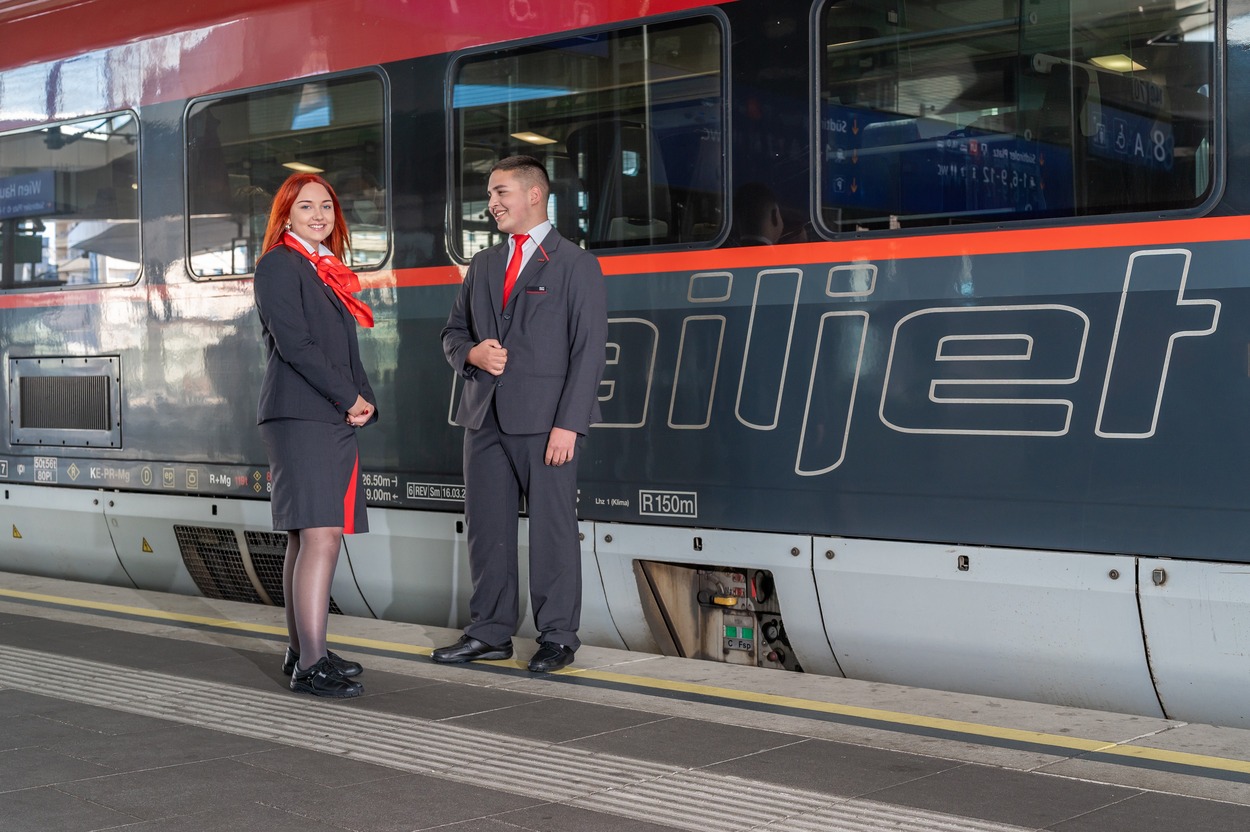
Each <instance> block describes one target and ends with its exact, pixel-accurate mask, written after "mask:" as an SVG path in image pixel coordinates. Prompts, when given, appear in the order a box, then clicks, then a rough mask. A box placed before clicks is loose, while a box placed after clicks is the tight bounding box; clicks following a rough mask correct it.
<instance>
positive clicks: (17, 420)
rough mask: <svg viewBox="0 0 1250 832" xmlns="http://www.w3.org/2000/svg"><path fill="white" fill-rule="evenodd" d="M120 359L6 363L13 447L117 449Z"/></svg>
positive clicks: (119, 428)
mask: <svg viewBox="0 0 1250 832" xmlns="http://www.w3.org/2000/svg"><path fill="white" fill-rule="evenodd" d="M120 399H121V359H120V358H119V357H117V356H107V355H106V356H87V357H77V358H51V357H40V358H10V359H9V429H10V432H11V434H10V437H11V441H12V444H14V445H57V446H70V447H82V448H96V447H104V448H119V447H121V439H122V437H121V406H120Z"/></svg>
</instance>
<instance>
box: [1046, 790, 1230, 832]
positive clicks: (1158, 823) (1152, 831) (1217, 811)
mask: <svg viewBox="0 0 1250 832" xmlns="http://www.w3.org/2000/svg"><path fill="white" fill-rule="evenodd" d="M1047 829H1052V830H1054V832H1191V830H1193V831H1194V832H1198V830H1201V832H1245V830H1247V829H1250V806H1242V805H1239V804H1236V803H1220V802H1217V801H1214V800H1199V799H1197V798H1193V797H1177V796H1175V795H1170V794H1159V793H1158V792H1146V793H1144V794H1139V795H1137V796H1135V797H1131V798H1129V799H1128V800H1125V801H1123V802H1121V803H1116V804H1115V805H1113V806H1108V807H1106V808H1104V809H1098V810H1096V811H1094V812H1090V813H1089V814H1087V815H1082V816H1081V817H1079V818H1073V819H1072V820H1069V821H1064V822H1063V823H1058V824H1055V825H1054V826H1050V827H1047Z"/></svg>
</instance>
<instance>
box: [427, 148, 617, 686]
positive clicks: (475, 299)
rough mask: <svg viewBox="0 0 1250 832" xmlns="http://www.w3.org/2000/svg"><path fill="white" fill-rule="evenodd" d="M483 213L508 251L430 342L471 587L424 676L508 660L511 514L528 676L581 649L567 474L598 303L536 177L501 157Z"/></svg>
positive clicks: (595, 270) (572, 488) (513, 620)
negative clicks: (453, 452)
mask: <svg viewBox="0 0 1250 832" xmlns="http://www.w3.org/2000/svg"><path fill="white" fill-rule="evenodd" d="M488 191H489V194H490V202H489V204H488V209H489V211H490V214H491V216H492V217H494V219H495V223H496V224H497V225H498V227H499V230H500V231H502V232H504V233H506V234H508V235H509V237H508V239H507V240H505V241H504V242H503V243H500V244H499V245H496V246H494V247H492V248H489V249H487V250H485V251H482V252H479V253H478V254H476V255H475V256H474V257H473V260H472V262H471V263H470V264H469V271H468V274H467V275H466V276H465V279H464V283H463V284H462V285H461V287H460V294H459V295H458V296H457V297H456V302H455V304H454V305H453V306H452V309H451V314H450V315H449V316H448V318H447V326H446V327H445V328H444V329H443V353H444V354H445V355H446V356H447V361H448V362H449V363H450V364H451V366H452V369H454V370H455V371H456V372H457V373H459V374H460V375H462V376H463V377H464V379H465V385H464V395H463V396H462V398H461V401H460V407H459V408H458V410H457V411H456V423H457V424H459V425H462V426H463V427H464V428H465V434H464V481H465V520H466V522H467V525H468V538H469V568H470V571H471V572H472V575H473V597H472V600H471V601H470V608H469V612H470V623H469V625H468V626H467V627H465V632H464V635H463V636H462V637H461V638H460V640H459V641H457V642H456V643H455V644H453V645H450V646H447V647H441V648H439V649H437V650H435V651H434V655H433V659H434V661H436V662H443V663H456V662H469V661H475V660H478V659H487V660H491V659H508V658H511V657H512V636H513V634H515V632H516V628H517V625H518V623H519V617H520V611H519V609H518V602H517V572H518V568H517V510H518V506H519V499H520V495H521V494H524V495H525V498H526V504H527V506H528V508H529V518H530V540H529V543H530V556H529V564H530V601H531V604H532V606H533V608H534V623H535V625H536V626H537V628H538V632H539V634H540V635H539V643H540V646H539V649H538V651H537V652H536V653H535V654H534V656H533V658H532V659H531V660H530V663H529V669H530V670H532V671H534V672H536V673H544V672H550V671H553V670H559V669H560V668H562V667H564V666H566V665H568V664H569V663H570V662H572V661H573V654H574V653H575V652H576V651H577V648H578V646H579V645H580V643H581V642H580V641H579V640H578V638H577V628H578V624H579V620H580V617H581V600H582V575H581V546H580V543H579V540H578V533H577V462H576V461H575V456H576V454H577V452H578V450H579V448H580V447H581V446H583V445H584V441H585V437H586V434H587V433H588V432H589V430H590V425H591V423H592V422H596V421H598V420H599V418H600V415H599V399H598V392H599V383H600V381H601V380H602V377H603V368H604V364H605V360H606V355H607V329H608V320H607V293H606V289H605V286H604V280H603V272H602V271H601V270H600V268H599V262H598V261H597V260H596V259H595V258H594V256H593V255H591V254H590V253H588V252H586V251H584V250H582V249H580V248H578V247H577V246H576V245H574V244H573V243H571V242H569V241H568V240H566V239H565V238H563V237H561V236H560V234H559V233H557V232H556V231H555V229H554V228H552V225H551V222H550V220H548V218H547V199H548V195H549V194H550V192H551V185H550V183H549V182H548V179H547V172H546V171H545V170H544V169H543V166H542V163H541V162H539V161H538V160H537V159H535V158H533V157H531V156H509V157H507V158H506V159H501V160H500V161H499V162H497V163H496V164H495V166H494V167H493V168H491V172H490V178H489V180H488Z"/></svg>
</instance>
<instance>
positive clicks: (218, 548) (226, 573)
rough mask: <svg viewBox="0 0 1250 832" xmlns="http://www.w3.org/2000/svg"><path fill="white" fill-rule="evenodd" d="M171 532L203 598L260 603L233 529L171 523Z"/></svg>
mask: <svg viewBox="0 0 1250 832" xmlns="http://www.w3.org/2000/svg"><path fill="white" fill-rule="evenodd" d="M174 535H175V536H176V537H177V539H178V550H179V551H180V552H181V553H182V562H183V563H185V564H186V566H187V571H188V572H190V573H191V578H192V579H193V580H194V581H195V585H196V586H197V587H199V588H200V592H202V593H204V595H205V596H206V597H208V598H220V599H222V600H224V601H246V602H248V603H252V604H259V603H261V598H260V596H259V595H258V594H257V593H256V588H255V587H254V586H252V581H251V579H250V578H249V577H248V575H247V570H246V569H245V568H244V566H243V553H242V552H240V551H239V542H238V538H236V537H235V534H234V531H233V530H231V529H219V528H213V527H209V526H180V525H176V524H175V525H174ZM279 585H281V579H279Z"/></svg>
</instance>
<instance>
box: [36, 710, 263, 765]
mask: <svg viewBox="0 0 1250 832" xmlns="http://www.w3.org/2000/svg"><path fill="white" fill-rule="evenodd" d="M49 747H50V748H51V749H52V750H53V751H59V752H61V753H62V754H65V755H67V756H70V757H75V758H77V759H79V760H87V761H88V762H92V763H98V764H100V765H103V766H108V767H109V768H111V769H113V770H114V771H118V772H121V771H142V770H144V769H150V768H159V767H161V766H174V765H183V764H185V763H196V762H200V761H203V760H214V759H218V758H221V757H236V756H239V755H242V754H254V753H257V752H262V751H268V750H270V749H275V748H285V746H282V745H279V744H278V743H273V742H267V741H265V740H260V739H254V738H252V737H241V736H236V735H234V734H227V733H224V732H222V731H212V730H209V729H207V728H200V727H197V726H195V725H183V724H180V723H176V722H160V723H159V727H157V728H155V729H153V730H148V731H143V732H139V733H133V734H126V735H124V736H123V737H116V736H109V735H106V734H96V735H92V736H89V737H87V738H85V739H84V738H82V737H78V738H76V739H75V740H74V741H69V740H66V741H62V742H58V743H54V744H51V745H49Z"/></svg>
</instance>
